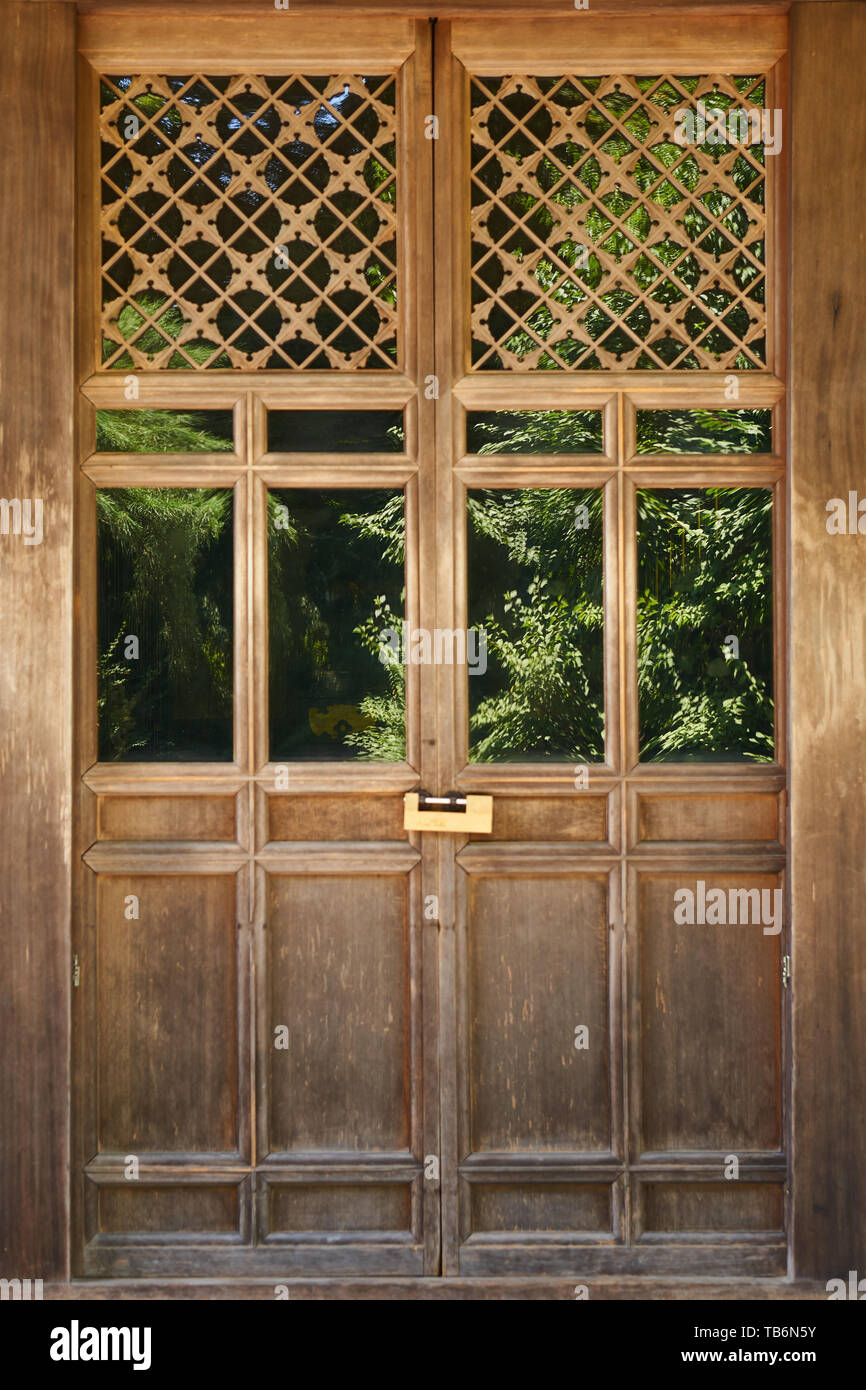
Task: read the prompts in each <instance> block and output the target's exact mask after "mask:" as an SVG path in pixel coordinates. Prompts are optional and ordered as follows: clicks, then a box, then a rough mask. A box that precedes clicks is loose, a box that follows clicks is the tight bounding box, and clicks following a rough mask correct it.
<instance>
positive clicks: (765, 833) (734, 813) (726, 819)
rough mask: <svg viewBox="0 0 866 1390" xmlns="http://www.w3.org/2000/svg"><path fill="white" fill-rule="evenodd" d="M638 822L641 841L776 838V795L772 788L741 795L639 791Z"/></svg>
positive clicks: (754, 839) (763, 839) (759, 839)
mask: <svg viewBox="0 0 866 1390" xmlns="http://www.w3.org/2000/svg"><path fill="white" fill-rule="evenodd" d="M637 826H638V841H639V843H641V844H647V843H653V842H656V841H679V842H681V843H690V842H694V841H700V840H723V841H734V840H740V841H768V840H769V841H775V840H777V839H778V834H779V799H778V797H777V796H776V795H774V794H773V793H772V792H766V793H757V792H753V793H751V794H749V795H742V796H741V795H738V794H734V795H720V794H714V795H712V796H653V795H651V794H648V793H643V792H640V793H638V796H637Z"/></svg>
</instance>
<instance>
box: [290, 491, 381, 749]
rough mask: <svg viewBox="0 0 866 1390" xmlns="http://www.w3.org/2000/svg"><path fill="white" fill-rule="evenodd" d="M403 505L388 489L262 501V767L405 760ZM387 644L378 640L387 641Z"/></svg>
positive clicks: (314, 493) (298, 493)
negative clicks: (266, 656) (266, 682)
mask: <svg viewBox="0 0 866 1390" xmlns="http://www.w3.org/2000/svg"><path fill="white" fill-rule="evenodd" d="M404 535H405V532H404V506H403V494H402V492H395V491H393V490H377V491H372V490H364V491H358V490H355V489H352V490H342V491H338V492H319V491H314V490H312V489H304V490H300V489H292V490H291V491H286V490H276V491H273V492H271V493H270V496H269V499H268V574H269V580H268V584H269V603H268V608H269V622H270V687H269V688H270V729H271V759H272V760H274V761H280V760H282V759H301V760H305V761H318V760H319V759H349V758H357V759H361V760H365V761H386V762H388V761H393V762H400V761H402V760H403V759H404V758H405V756H406V698H405V670H404V667H403V666H402V665H390V664H388V663H386V662H383V661H382V659H381V657H380V653H381V652H382V634H383V633H385V632H386V631H388V630H390V629H393V630H394V631H395V632H396V633H401V632H402V626H401V625H402V621H403V613H404V604H405V586H404V578H403V564H404ZM386 640H387V639H386Z"/></svg>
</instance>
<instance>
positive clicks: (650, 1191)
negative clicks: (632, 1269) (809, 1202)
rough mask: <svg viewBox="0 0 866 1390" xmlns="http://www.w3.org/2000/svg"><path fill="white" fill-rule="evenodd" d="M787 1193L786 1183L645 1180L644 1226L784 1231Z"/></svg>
mask: <svg viewBox="0 0 866 1390" xmlns="http://www.w3.org/2000/svg"><path fill="white" fill-rule="evenodd" d="M784 1195H785V1194H784V1189H783V1187H782V1184H781V1183H768V1182H753V1183H750V1182H741V1181H739V1180H737V1181H734V1180H733V1179H732V1180H731V1181H729V1182H719V1183H703V1182H701V1183H698V1182H686V1183H668V1182H659V1183H644V1184H643V1185H642V1189H641V1209H642V1215H643V1222H642V1224H643V1230H644V1232H645V1233H646V1234H650V1233H660V1232H664V1231H670V1232H672V1233H682V1232H686V1231H696V1232H697V1231H781V1230H782V1228H783V1225H784Z"/></svg>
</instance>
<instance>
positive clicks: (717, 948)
mask: <svg viewBox="0 0 866 1390" xmlns="http://www.w3.org/2000/svg"><path fill="white" fill-rule="evenodd" d="M698 882H703V883H704V884H705V886H706V887H705V891H706V893H710V892H711V891H712V890H714V889H721V890H722V891H723V892H724V893H725V894H726V895H727V894H729V893H730V892H731V890H740V889H741V890H746V891H754V890H758V891H773V890H775V889H778V888H780V880H779V878H778V876H777V875H775V874H759V873H751V874H747V873H743V872H738V873H733V872H731V873H718V872H717V873H714V874H704V873H698V874H697V875H696V874H695V871H694V870H691V871H690V872H686V871H681V872H677V873H670V874H659V875H656V874H652V875H650V874H641V875H639V876H638V883H639V887H638V902H637V904H636V910H637V914H638V933H639V957H640V958H639V968H638V971H637V978H636V982H635V984H636V988H637V990H638V997H637V999H636V1000H635V1001H634V1002H635V1005H636V1013H635V1020H636V1028H635V1032H634V1043H635V1046H636V1047H637V1048H638V1050H639V1056H638V1059H637V1060H638V1072H639V1079H640V1081H639V1084H640V1105H641V1115H640V1124H641V1132H642V1138H643V1148H644V1150H649V1151H664V1150H670V1149H690V1150H702V1149H713V1150H719V1149H721V1150H723V1151H724V1152H725V1153H728V1152H731V1153H736V1154H742V1152H743V1151H744V1150H746V1151H748V1150H750V1149H770V1150H775V1149H778V1148H779V1147H780V1146H781V1142H782V1129H781V1125H782V1118H781V1017H780V993H781V955H782V952H781V948H780V941H781V936H772V935H766V936H765V935H764V928H763V925H761V923H760V922H758V923H752V922H748V923H747V924H745V925H742V924H739V925H731V924H727V925H711V924H708V923H703V924H702V923H700V922H695V923H694V924H692V925H688V924H685V925H678V924H677V923H676V922H675V920H674V911H675V899H674V894H675V893H676V892H677V891H679V890H681V889H688V890H690V891H691V892H693V893H695V894H696V909H695V915H696V916H698V915H700V912H699V902H698V900H697V895H698V894H699V891H700V890H699V887H698ZM772 902H773V900H772V899H769V900H768V903H769V905H770V906H772ZM704 915H707V914H704ZM729 915H730V914H729ZM742 915H744V914H743V912H742V911H741V910H738V916H742Z"/></svg>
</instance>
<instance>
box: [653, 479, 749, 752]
mask: <svg viewBox="0 0 866 1390" xmlns="http://www.w3.org/2000/svg"><path fill="white" fill-rule="evenodd" d="M637 623H638V699H639V708H640V756H641V759H642V760H643V761H646V762H657V761H662V760H669V761H681V762H685V761H701V762H712V761H721V762H739V761H743V760H749V761H753V762H769V761H772V759H773V755H774V743H773V583H772V493H771V492H770V490H769V489H767V488H704V489H701V490H700V491H692V490H685V489H683V490H680V489H677V490H667V491H666V490H653V491H641V492H639V493H638V608H637Z"/></svg>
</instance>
